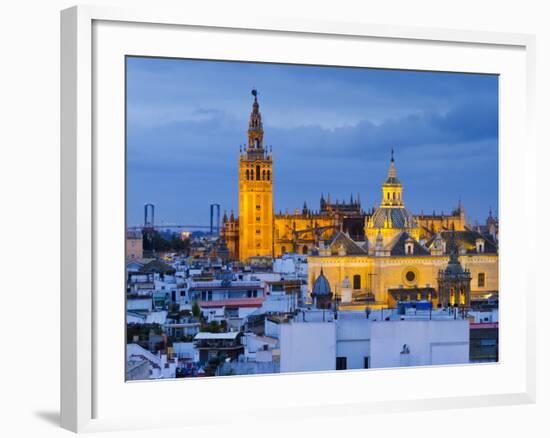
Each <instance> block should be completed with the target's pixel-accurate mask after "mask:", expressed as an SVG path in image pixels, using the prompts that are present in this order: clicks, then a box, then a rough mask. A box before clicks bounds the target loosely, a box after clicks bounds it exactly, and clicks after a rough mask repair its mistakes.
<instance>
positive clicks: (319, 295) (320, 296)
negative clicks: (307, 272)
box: [311, 268, 332, 309]
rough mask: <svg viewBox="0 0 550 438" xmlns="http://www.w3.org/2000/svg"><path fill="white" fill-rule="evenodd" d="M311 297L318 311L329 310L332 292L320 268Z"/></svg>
mask: <svg viewBox="0 0 550 438" xmlns="http://www.w3.org/2000/svg"><path fill="white" fill-rule="evenodd" d="M311 297H312V298H313V302H314V304H315V307H317V308H318V309H330V307H331V302H332V290H331V288H330V283H329V282H328V280H327V277H325V274H324V273H323V268H321V273H320V274H319V276H318V277H317V279H316V280H315V282H314V283H313V290H312V291H311Z"/></svg>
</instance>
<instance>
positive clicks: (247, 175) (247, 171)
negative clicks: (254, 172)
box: [246, 169, 250, 180]
mask: <svg viewBox="0 0 550 438" xmlns="http://www.w3.org/2000/svg"><path fill="white" fill-rule="evenodd" d="M246 179H247V180H249V179H250V171H249V170H248V169H246Z"/></svg>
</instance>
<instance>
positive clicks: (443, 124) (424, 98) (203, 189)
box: [127, 58, 498, 225]
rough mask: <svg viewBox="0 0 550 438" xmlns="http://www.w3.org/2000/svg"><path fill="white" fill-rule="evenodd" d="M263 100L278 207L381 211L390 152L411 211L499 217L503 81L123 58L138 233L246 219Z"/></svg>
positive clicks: (130, 198) (131, 211)
mask: <svg viewBox="0 0 550 438" xmlns="http://www.w3.org/2000/svg"><path fill="white" fill-rule="evenodd" d="M253 87H255V88H257V89H258V94H259V96H258V100H259V103H260V111H261V113H262V117H263V122H264V131H265V134H264V139H265V144H266V145H272V147H273V157H274V158H273V159H274V206H275V209H276V210H279V209H281V210H283V211H284V210H285V209H286V208H288V209H289V211H294V209H295V208H301V207H302V205H303V202H304V200H305V201H307V203H308V205H309V206H310V207H313V208H318V205H319V197H320V195H321V193H325V194H327V193H329V192H330V194H331V197H332V199H333V200H335V199H337V198H338V199H346V200H348V199H349V197H350V194H351V193H353V194H354V196H355V194H356V193H360V196H361V200H362V204H363V207H364V208H370V207H372V206H376V205H378V203H379V202H380V196H381V190H380V185H381V183H382V182H383V180H384V179H385V177H386V175H387V171H388V165H389V157H390V151H391V149H392V148H393V149H394V150H395V160H396V168H397V174H398V176H399V178H400V179H401V181H402V182H403V185H404V199H405V204H406V206H407V208H409V209H410V210H411V211H412V212H413V213H420V212H421V211H424V212H425V213H431V212H433V210H435V211H436V212H438V213H440V212H441V211H445V212H448V211H450V210H451V209H452V208H453V207H454V206H456V204H457V203H458V199H459V198H460V199H461V200H462V203H463V204H464V206H465V208H466V215H467V217H470V218H471V221H472V223H474V221H476V220H477V221H479V222H482V221H484V220H485V218H486V217H487V213H488V211H489V207H492V209H493V212H498V204H497V202H498V78H497V77H496V76H489V75H474V74H457V73H439V72H416V71H397V70H379V69H364V68H338V67H313V66H294V65H276V64H256V63H237V62H218V61H196V60H179V59H178V60H176V59H158V58H128V60H127V212H128V223H129V224H130V225H135V224H141V223H143V205H144V204H145V203H147V202H151V203H154V204H155V207H156V211H155V218H156V222H157V223H161V222H164V223H180V224H181V223H185V224H208V223H209V204H210V203H212V202H216V203H219V204H221V208H222V211H223V210H227V211H228V212H229V211H230V210H231V209H233V210H234V211H235V213H237V211H238V181H237V175H238V154H239V145H241V144H244V143H245V142H246V130H247V123H248V116H249V114H250V110H251V105H252V96H251V94H250V91H251V89H252V88H253Z"/></svg>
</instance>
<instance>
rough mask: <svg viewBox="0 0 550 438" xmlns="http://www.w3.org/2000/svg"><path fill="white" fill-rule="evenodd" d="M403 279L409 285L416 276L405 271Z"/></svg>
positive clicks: (411, 272)
mask: <svg viewBox="0 0 550 438" xmlns="http://www.w3.org/2000/svg"><path fill="white" fill-rule="evenodd" d="M405 278H406V279H407V281H408V282H409V283H412V282H413V281H414V280H415V278H416V274H415V273H414V272H413V271H407V273H406V274H405Z"/></svg>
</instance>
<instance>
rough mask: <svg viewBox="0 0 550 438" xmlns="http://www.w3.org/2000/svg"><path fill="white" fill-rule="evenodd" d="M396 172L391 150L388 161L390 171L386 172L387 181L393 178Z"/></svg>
mask: <svg viewBox="0 0 550 438" xmlns="http://www.w3.org/2000/svg"><path fill="white" fill-rule="evenodd" d="M395 177H396V172H395V160H394V158H393V148H392V150H391V160H390V170H389V171H388V179H389V178H395Z"/></svg>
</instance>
